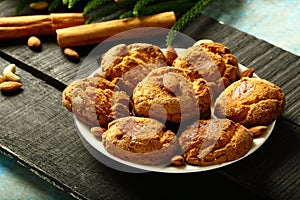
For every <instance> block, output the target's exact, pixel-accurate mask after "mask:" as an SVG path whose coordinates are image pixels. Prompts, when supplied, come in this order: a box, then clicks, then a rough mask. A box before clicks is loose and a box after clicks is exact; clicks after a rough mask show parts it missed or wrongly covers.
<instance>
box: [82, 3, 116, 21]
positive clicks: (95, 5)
mask: <svg viewBox="0 0 300 200" xmlns="http://www.w3.org/2000/svg"><path fill="white" fill-rule="evenodd" d="M111 2H114V0H91V1H90V2H89V3H88V4H87V5H86V6H85V7H84V9H83V13H82V14H83V16H84V17H86V16H87V15H88V14H89V13H90V12H91V11H92V10H95V9H97V8H100V7H102V6H104V5H106V4H108V3H111Z"/></svg>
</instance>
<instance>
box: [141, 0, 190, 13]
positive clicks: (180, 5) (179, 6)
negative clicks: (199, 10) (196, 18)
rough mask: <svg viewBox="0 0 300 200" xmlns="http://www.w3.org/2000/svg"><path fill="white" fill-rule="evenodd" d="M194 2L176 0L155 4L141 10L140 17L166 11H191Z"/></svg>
mask: <svg viewBox="0 0 300 200" xmlns="http://www.w3.org/2000/svg"><path fill="white" fill-rule="evenodd" d="M193 5H195V3H194V2H192V1H191V0H174V1H167V2H162V3H158V4H153V5H149V6H145V7H144V8H142V9H140V10H139V13H138V16H147V15H152V14H156V13H160V12H166V11H172V10H173V11H176V10H187V9H190V8H191V7H192V6H193Z"/></svg>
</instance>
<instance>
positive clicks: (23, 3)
mask: <svg viewBox="0 0 300 200" xmlns="http://www.w3.org/2000/svg"><path fill="white" fill-rule="evenodd" d="M33 1H34V0H22V1H20V3H19V4H18V5H17V7H16V8H15V10H14V13H15V14H16V15H17V14H19V13H20V12H21V11H22V10H23V9H24V8H25V7H26V6H28V5H29V3H31V2H33Z"/></svg>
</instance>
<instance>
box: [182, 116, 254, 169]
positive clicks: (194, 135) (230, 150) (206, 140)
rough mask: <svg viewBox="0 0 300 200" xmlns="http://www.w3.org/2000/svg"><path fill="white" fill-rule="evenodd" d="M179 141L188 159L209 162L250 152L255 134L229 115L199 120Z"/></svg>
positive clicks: (196, 163) (219, 161) (237, 156)
mask: <svg viewBox="0 0 300 200" xmlns="http://www.w3.org/2000/svg"><path fill="white" fill-rule="evenodd" d="M179 144H180V147H181V149H182V151H183V156H184V158H185V160H186V162H187V163H189V164H192V165H200V166H209V165H215V164H221V163H224V162H229V161H233V160H236V159H239V158H241V157H242V156H244V155H246V153H247V152H249V150H250V149H251V147H252V145H253V135H252V133H251V132H250V131H249V130H248V129H246V128H245V127H244V126H242V125H240V124H238V123H234V122H233V121H231V120H229V119H209V120H198V121H196V122H194V123H192V124H191V125H189V126H188V127H187V128H186V129H185V131H183V132H182V134H181V135H180V137H179Z"/></svg>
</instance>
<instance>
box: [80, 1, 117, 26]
mask: <svg viewBox="0 0 300 200" xmlns="http://www.w3.org/2000/svg"><path fill="white" fill-rule="evenodd" d="M121 9H122V8H121V7H120V6H118V5H116V4H114V5H112V6H110V7H108V8H106V9H105V10H103V11H101V12H97V13H95V14H93V15H92V16H90V17H89V18H88V19H87V20H86V24H89V23H91V22H92V21H96V20H98V19H101V18H103V17H106V16H108V15H111V14H113V13H116V12H118V11H119V10H121Z"/></svg>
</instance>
